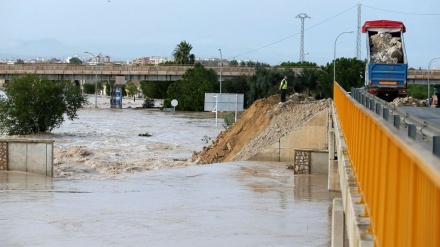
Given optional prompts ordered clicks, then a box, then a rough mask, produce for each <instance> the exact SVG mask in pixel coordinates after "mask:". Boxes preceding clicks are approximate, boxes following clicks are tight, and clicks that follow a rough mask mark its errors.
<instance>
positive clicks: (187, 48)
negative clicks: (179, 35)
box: [173, 41, 196, 65]
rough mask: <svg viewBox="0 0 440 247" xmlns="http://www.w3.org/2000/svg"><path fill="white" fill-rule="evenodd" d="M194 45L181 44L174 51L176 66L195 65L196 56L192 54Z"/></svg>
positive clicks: (183, 42) (184, 42)
mask: <svg viewBox="0 0 440 247" xmlns="http://www.w3.org/2000/svg"><path fill="white" fill-rule="evenodd" d="M192 48H193V47H192V45H190V44H189V43H188V42H186V41H182V42H180V43H179V44H178V45H177V46H176V48H175V49H174V51H173V57H174V63H175V64H182V65H184V64H194V62H195V60H196V59H195V56H194V54H191V50H192Z"/></svg>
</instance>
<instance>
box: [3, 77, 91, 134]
mask: <svg viewBox="0 0 440 247" xmlns="http://www.w3.org/2000/svg"><path fill="white" fill-rule="evenodd" d="M86 102H87V99H86V98H85V96H84V95H83V94H81V91H80V89H79V88H78V87H76V86H75V85H74V84H72V83H70V82H68V81H50V80H48V79H39V78H38V77H37V76H36V75H30V74H28V75H25V76H23V77H19V78H14V79H12V80H11V82H9V83H8V84H7V85H6V86H5V96H0V132H2V133H8V134H12V135H14V134H32V133H38V132H47V131H51V130H53V129H54V128H57V127H59V126H60V125H61V124H62V123H63V122H64V114H66V115H67V117H68V118H69V119H70V120H73V119H75V118H77V114H76V111H77V110H78V108H80V107H82V105H83V104H85V103H86Z"/></svg>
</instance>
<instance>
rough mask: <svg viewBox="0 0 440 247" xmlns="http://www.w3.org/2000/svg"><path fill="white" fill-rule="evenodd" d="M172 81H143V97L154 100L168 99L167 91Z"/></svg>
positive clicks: (141, 86)
mask: <svg viewBox="0 0 440 247" xmlns="http://www.w3.org/2000/svg"><path fill="white" fill-rule="evenodd" d="M171 83H172V82H171V81H141V85H140V89H141V92H142V94H143V95H145V96H146V97H149V98H152V99H166V98H168V95H167V89H168V87H169V86H170V85H171Z"/></svg>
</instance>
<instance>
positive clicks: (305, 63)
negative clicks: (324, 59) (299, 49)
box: [279, 61, 318, 67]
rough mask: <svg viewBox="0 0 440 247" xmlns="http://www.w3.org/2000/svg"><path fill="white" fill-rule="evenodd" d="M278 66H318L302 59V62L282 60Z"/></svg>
mask: <svg viewBox="0 0 440 247" xmlns="http://www.w3.org/2000/svg"><path fill="white" fill-rule="evenodd" d="M279 66H283V67H284V66H286V67H287V66H289V67H318V65H317V64H316V63H313V62H307V61H302V62H290V61H289V62H282V63H281V64H280V65H279Z"/></svg>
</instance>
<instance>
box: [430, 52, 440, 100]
mask: <svg viewBox="0 0 440 247" xmlns="http://www.w3.org/2000/svg"><path fill="white" fill-rule="evenodd" d="M437 59H440V57H436V58H433V59H431V61H429V64H428V104H429V98H430V97H431V92H430V90H431V85H430V84H429V76H430V72H429V69H430V68H431V63H432V62H434V61H435V60H437Z"/></svg>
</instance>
